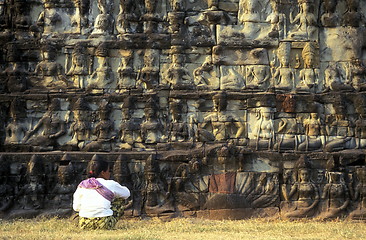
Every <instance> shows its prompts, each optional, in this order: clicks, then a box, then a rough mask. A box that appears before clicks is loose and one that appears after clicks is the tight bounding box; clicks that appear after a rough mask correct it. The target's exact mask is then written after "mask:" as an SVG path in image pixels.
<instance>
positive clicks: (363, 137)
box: [355, 113, 366, 148]
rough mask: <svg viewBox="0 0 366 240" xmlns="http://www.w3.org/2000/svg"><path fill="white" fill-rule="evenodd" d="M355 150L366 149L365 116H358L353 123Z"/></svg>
mask: <svg viewBox="0 0 366 240" xmlns="http://www.w3.org/2000/svg"><path fill="white" fill-rule="evenodd" d="M355 137H356V148H365V147H366V115H365V114H362V113H361V114H360V115H359V118H358V119H357V120H356V122H355Z"/></svg>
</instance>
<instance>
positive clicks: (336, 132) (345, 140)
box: [325, 113, 354, 152]
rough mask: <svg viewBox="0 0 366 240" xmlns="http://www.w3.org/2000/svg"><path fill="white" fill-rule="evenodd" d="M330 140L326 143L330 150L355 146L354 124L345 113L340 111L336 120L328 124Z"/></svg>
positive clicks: (326, 148)
mask: <svg viewBox="0 0 366 240" xmlns="http://www.w3.org/2000/svg"><path fill="white" fill-rule="evenodd" d="M326 127H327V133H328V136H329V140H328V142H327V144H326V145H325V150H326V151H328V152H332V151H337V150H343V149H346V148H353V147H354V142H353V141H352V140H353V139H354V125H353V124H352V122H351V121H349V120H348V119H347V118H346V116H345V114H343V113H338V114H336V116H335V120H334V121H333V122H331V123H329V124H328V125H327V126H326Z"/></svg>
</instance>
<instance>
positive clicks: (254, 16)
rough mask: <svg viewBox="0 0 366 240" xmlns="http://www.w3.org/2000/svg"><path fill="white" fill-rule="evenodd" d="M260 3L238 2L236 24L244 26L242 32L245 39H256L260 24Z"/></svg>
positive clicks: (252, 1) (253, 1)
mask: <svg viewBox="0 0 366 240" xmlns="http://www.w3.org/2000/svg"><path fill="white" fill-rule="evenodd" d="M260 8H261V5H260V2H259V1H256V0H240V1H239V12H238V23H241V24H244V29H243V32H244V34H245V36H246V38H256V36H257V35H258V33H259V32H260V30H261V29H260V26H259V24H258V23H259V22H261V14H260Z"/></svg>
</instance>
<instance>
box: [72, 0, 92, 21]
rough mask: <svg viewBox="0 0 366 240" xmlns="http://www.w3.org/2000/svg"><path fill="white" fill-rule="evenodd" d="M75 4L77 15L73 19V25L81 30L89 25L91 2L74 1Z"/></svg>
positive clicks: (83, 0)
mask: <svg viewBox="0 0 366 240" xmlns="http://www.w3.org/2000/svg"><path fill="white" fill-rule="evenodd" d="M73 2H74V3H75V7H76V11H75V15H74V16H73V17H72V19H71V24H72V25H77V26H78V27H79V28H82V27H87V26H88V25H89V19H88V13H89V9H90V0H73Z"/></svg>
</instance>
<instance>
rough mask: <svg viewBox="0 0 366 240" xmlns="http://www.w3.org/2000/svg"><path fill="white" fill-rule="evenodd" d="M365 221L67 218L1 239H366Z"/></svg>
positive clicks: (4, 230)
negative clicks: (107, 223)
mask: <svg viewBox="0 0 366 240" xmlns="http://www.w3.org/2000/svg"><path fill="white" fill-rule="evenodd" d="M365 236H366V224H365V222H351V221H330V222H319V221H282V220H271V221H269V220H264V219H252V220H241V221H229V220H226V221H214V220H202V219H187V218H186V219H183V218H182V219H174V220H172V221H162V220H160V219H150V220H121V221H119V222H118V224H117V226H116V230H110V231H107V230H93V231H84V230H80V229H78V227H77V226H75V223H74V222H71V221H70V220H68V219H48V220H47V219H38V220H14V221H1V220H0V239H134V240H137V239H144V240H145V239H150V240H153V239H156V240H157V239H159V240H160V239H161V240H163V239H169V240H171V239H192V240H193V239H194V240H199V239H212V240H217V239H230V240H232V239H266V240H269V239H274V240H286V239H326V240H331V239H365Z"/></svg>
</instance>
